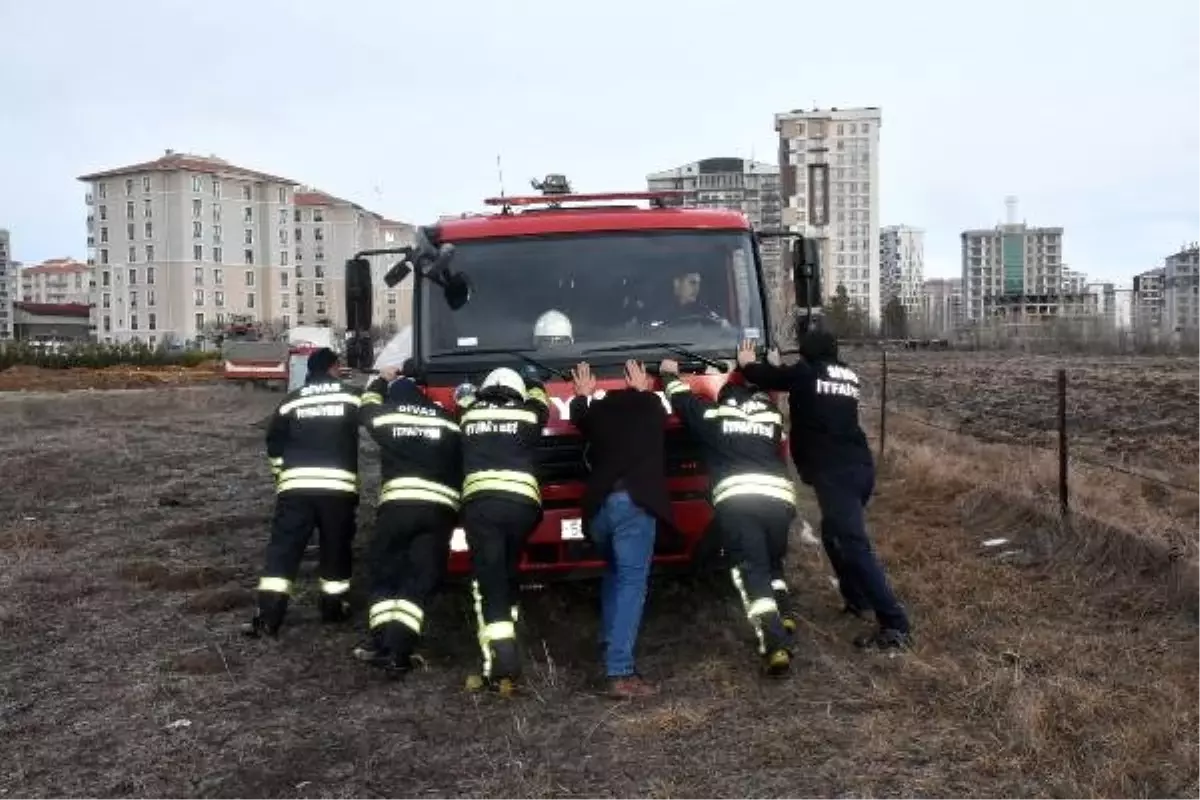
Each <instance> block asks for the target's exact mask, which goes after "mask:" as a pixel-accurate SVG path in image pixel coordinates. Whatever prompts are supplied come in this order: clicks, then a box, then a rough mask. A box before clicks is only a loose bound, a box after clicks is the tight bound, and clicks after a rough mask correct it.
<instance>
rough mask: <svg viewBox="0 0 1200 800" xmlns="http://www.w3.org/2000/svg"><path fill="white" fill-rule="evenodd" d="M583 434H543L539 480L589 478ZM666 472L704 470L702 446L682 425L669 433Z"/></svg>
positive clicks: (672, 474)
mask: <svg viewBox="0 0 1200 800" xmlns="http://www.w3.org/2000/svg"><path fill="white" fill-rule="evenodd" d="M583 451H584V444H583V437H581V436H579V435H578V434H561V435H557V436H544V437H542V443H541V447H540V448H539V453H538V456H539V459H538V480H539V481H541V482H542V483H543V484H546V483H567V482H570V481H585V480H587V475H588V468H587V463H586V462H585V461H584V452H583ZM665 455H666V475H667V477H668V478H676V477H683V476H687V475H697V474H700V473H701V472H703V471H704V467H703V464H702V463H701V461H700V448H699V447H698V446H697V444H696V443H695V442H694V441H693V440H692V438H691V437H690V436H688V435H687V433H686V432H685V431H684V430H683V429H682V428H671V429H668V430H667V432H666V442H665Z"/></svg>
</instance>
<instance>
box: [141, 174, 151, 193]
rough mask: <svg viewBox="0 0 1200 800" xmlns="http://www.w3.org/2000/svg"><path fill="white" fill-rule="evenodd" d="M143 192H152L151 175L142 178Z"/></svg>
mask: <svg viewBox="0 0 1200 800" xmlns="http://www.w3.org/2000/svg"><path fill="white" fill-rule="evenodd" d="M142 191H143V192H148V191H150V176H149V175H143V176H142Z"/></svg>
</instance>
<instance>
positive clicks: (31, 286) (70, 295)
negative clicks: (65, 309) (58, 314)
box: [19, 258, 92, 306]
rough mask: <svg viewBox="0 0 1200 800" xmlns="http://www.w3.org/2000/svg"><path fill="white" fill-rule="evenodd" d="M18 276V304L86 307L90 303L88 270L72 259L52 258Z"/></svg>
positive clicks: (89, 275)
mask: <svg viewBox="0 0 1200 800" xmlns="http://www.w3.org/2000/svg"><path fill="white" fill-rule="evenodd" d="M19 274H20V285H21V290H20V299H21V301H22V302H25V303H49V304H53V305H64V304H66V305H84V306H86V305H87V304H88V303H90V302H91V301H92V299H91V294H92V289H91V280H92V268H91V267H89V266H88V265H87V264H84V263H83V262H80V261H76V260H75V259H73V258H52V259H50V260H48V261H43V262H42V263H41V264H35V265H34V266H30V267H24V268H23V269H21V270H20V273H19Z"/></svg>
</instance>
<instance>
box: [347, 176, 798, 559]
mask: <svg viewBox="0 0 1200 800" xmlns="http://www.w3.org/2000/svg"><path fill="white" fill-rule="evenodd" d="M560 177H561V176H550V178H548V179H547V180H546V181H545V182H543V183H540V184H535V185H536V186H538V187H539V188H541V189H542V194H540V195H537V196H530V197H499V198H489V199H488V200H485V201H484V202H485V203H486V204H487V205H490V206H494V207H498V208H499V210H498V212H497V213H494V214H490V215H486V216H484V215H481V216H468V217H465V218H461V219H451V220H445V221H442V222H441V223H439V224H437V225H433V226H428V227H425V228H421V229H419V231H418V244H417V246H416V247H414V248H407V249H405V251H404V252H403V255H404V256H405V258H404V259H403V260H402V261H401V262H399V263H397V264H396V266H395V267H393V268H392V270H391V271H390V272H389V273H388V275H387V277H386V278H385V280H386V281H388V282H389V284H390V285H395V283H399V282H400V281H401V280H405V279H407V278H408V277H409V275H412V276H413V278H412V279H413V280H414V281H415V285H414V287H413V295H412V296H413V308H412V329H411V358H412V359H413V361H414V363H415V365H416V366H417V368H418V369H419V370H420V371H421V373H422V375H423V379H424V381H425V383H426V386H427V391H428V392H429V394H430V396H431V397H432V398H433V399H434V400H436V401H437V402H439V403H440V404H441V405H443V406H444V407H446V408H449V409H454V408H455V401H454V390H455V388H456V387H457V386H459V385H461V384H463V383H467V382H470V383H473V384H475V385H478V384H479V383H480V382H481V381H482V380H483V378H484V376H485V375H487V374H488V372H490V371H491V370H493V369H496V368H497V367H501V366H508V367H513V368H515V369H517V370H518V371H522V372H525V374H537V375H538V377H539V378H540V379H542V380H543V381H544V382H545V386H546V391H547V393H548V394H549V396H550V399H551V408H550V417H549V420H548V422H547V424H546V426H545V429H544V430H543V436H542V439H541V443H540V458H539V468H538V479H539V481H540V483H541V487H542V502H543V508H544V512H545V514H544V518H543V520H542V522H541V523H540V524H539V526H538V528H537V529H536V530H535V531H534V533H533V535H532V536H531V537H530V539H529V542H528V544H527V546H526V548H525V552H524V554H523V555H522V558H521V564H520V568H521V571H522V572H523V573H526V574H527V575H530V574H532V575H536V576H539V577H541V578H552V577H556V576H566V575H569V574H572V573H579V572H584V573H589V572H592V571H595V570H597V569H599V568H601V567H602V566H603V564H604V561H603V559H602V558H601V557H600V555H599V554H597V553H596V552H594V550H593V548H592V546H591V544H590V542H588V541H587V540H586V539H585V538H584V536H583V533H582V520H581V519H580V513H581V512H580V499H581V497H582V494H583V487H584V482H585V481H586V479H587V473H588V465H587V452H586V446H585V443H584V441H583V439H582V437H581V436H580V434H579V432H578V431H577V430H575V428H574V427H573V426H572V425H571V423H570V420H569V416H568V410H567V409H568V404H569V402H570V400H571V398H572V396H573V390H572V386H571V382H570V380H569V374H570V369H571V367H573V366H574V365H576V364H577V363H578V362H580V361H587V362H588V363H589V364H590V365H591V367H592V371H593V373H594V374H595V375H596V377H597V380H598V384H599V388H598V390H597V395H602V393H603V392H605V391H608V390H612V389H616V388H620V387H623V386H624V379H623V377H622V371H623V365H624V363H625V361H626V360H627V359H631V358H634V359H639V360H641V361H643V362H644V363H646V364H647V365H648V366H655V365H657V363H658V362H660V361H661V360H663V359H665V358H672V359H675V360H676V361H678V362H679V363H680V367H681V371H682V373H683V377H684V379H685V380H686V381H688V383H689V384H690V385H691V387H692V390H693V391H695V392H698V393H701V394H703V395H706V396H709V397H715V395H716V393H717V392H718V391H719V390H720V388H721V386H722V385H723V384H724V383H725V382H726V381H728V380H739V379H740V375H739V374H738V373H736V372H735V371H734V370H733V366H734V365H735V362H734V360H733V359H734V358H735V354H736V348H737V345H738V343H739V341H741V340H743V339H751V340H755V341H756V342H758V343H759V345H760V346H761V347H762V348H768V347H771V346H773V345H774V344H775V343H774V342H772V341H771V325H770V324H769V320H768V319H767V308H768V307H769V303H768V298H767V295H766V289H765V285H766V284H765V281H764V280H763V265H762V262H761V258H760V254H759V245H758V236H756V234H755V232H754V231H753V230H752V229H751V226H750V224H749V221H748V220H747V218H746V217H745V215H743V214H741V213H739V212H735V211H729V210H723V209H695V208H682V207H679V206H677V205H674V204H673V203H672V201H673V200H676V199H677V197H678V194H679V193H676V192H625V193H609V194H571V193H569V189H568V190H567V191H563V188H564V186H565V183H566V182H565V179H562V180H554V179H556V178H560ZM638 200H640V201H648V206H645V207H643V206H639V205H634V204H631V203H630V201H638ZM800 244H801V246H800V247H799V248H795V249H796V252H799V253H800V254H801V255H800V257H798V258H794V259H793V262H794V264H796V265H800V266H804V264H803V262H804V261H805V259H806V258H807V259H809V260H813V259H815V252H816V251H815V248H814V247H812V246H811V245H810V246H807V247H806V246H803V244H804V243H803V242H801V243H800ZM380 252H385V251H364V252H363V253H360V254H359V255H358V256H356V258H355V259H351V261H350V262H348V264H347V311H348V319H349V321H350V325H349V326H348V328H349V330H350V341H349V343H348V353H349V358H350V362H351V366H356V367H359V368H364V369H365V368H366V367H367V366H368V365H367V362H368V361H369V360H370V359H371V357H372V353H373V349H372V346H371V343H370V342H369V341H367V340H366V339H365V337H366V331H367V330H369V328H370V324H371V319H370V318H371V309H370V302H371V300H370V298H371V296H372V294H371V289H370V283H369V282H370V274H371V273H370V265H369V263H368V262H367V261H366V258H367V257H369V256H371V255H375V254H379V253H380ZM805 268H806V269H807V270H808V273H807V274H810V275H816V274H817V270H815V269H813V265H811V264H808V265H807V266H806V267H805ZM814 281H815V278H813V279H810V280H808V282H807V283H806V284H805V287H806V292H807V293H808V295H809V297H810V298H811V296H812V292H811V290H812V284H813V283H814ZM655 390H656V391H657V393H658V395H659V397H660V399H661V400H662V403H663V405H664V407H665V408H666V410H667V412H668V415H669V418H668V422H667V428H666V431H665V432H664V435H665V437H666V474H667V478H668V486H669V489H670V493H671V500H672V506H673V511H674V525H673V526H670V527H669V528H668V526H660V528H659V533H658V537H657V542H656V545H655V555H654V563H655V566H656V568H662V567H669V566H678V567H684V568H687V567H690V566H695V565H697V564H698V563H699V562H700V561H701V560H703V558H702V557H703V556H705V555H706V553H708V552H711V551H712V550H713V547H712V545H711V543H710V542H709V541H708V538H707V534H708V529H709V522H710V520H711V515H712V512H711V508H710V506H709V505H708V502H707V500H706V499H705V498H706V489H707V475H706V473H705V468H704V464H703V462H702V460H701V459H700V453H699V450H698V448H697V446H696V444H695V443H694V442H693V441H692V439H691V437H689V436H688V435H687V433H686V431H684V429H683V428H682V427H681V426H680V423H679V421H678V420H677V419H676V418H675V417H674V416H673V415H670V403H669V402H668V401H667V399H666V396H665V394H664V393H663V391H662V385H661V383H660V382H656V386H655ZM469 569H470V565H469V554H468V553H467V547H466V540H465V537H464V536H463V533H462V531H461V530H459V531H456V533H455V536H454V539H453V541H452V553H451V563H450V573H451V575H462V574H465V573H467V572H468V571H469Z"/></svg>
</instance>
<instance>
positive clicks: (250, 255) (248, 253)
mask: <svg viewBox="0 0 1200 800" xmlns="http://www.w3.org/2000/svg"><path fill="white" fill-rule="evenodd" d="M243 255H244V257H245V261H246V263H247V264H253V263H254V251H253V250H251V249H249V248H247V249H246V250H245V251H244V253H243Z"/></svg>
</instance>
